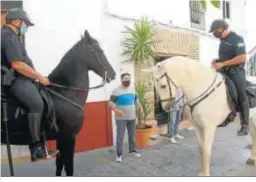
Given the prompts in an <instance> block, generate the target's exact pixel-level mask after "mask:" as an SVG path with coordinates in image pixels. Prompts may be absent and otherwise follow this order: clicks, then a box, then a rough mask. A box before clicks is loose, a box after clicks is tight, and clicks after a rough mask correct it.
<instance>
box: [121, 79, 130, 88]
mask: <svg viewBox="0 0 256 182" xmlns="http://www.w3.org/2000/svg"><path fill="white" fill-rule="evenodd" d="M122 84H123V86H125V87H129V86H130V84H131V81H130V80H127V81H123V82H122Z"/></svg>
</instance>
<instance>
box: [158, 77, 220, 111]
mask: <svg viewBox="0 0 256 182" xmlns="http://www.w3.org/2000/svg"><path fill="white" fill-rule="evenodd" d="M164 77H165V78H166V79H167V83H168V87H169V91H170V95H171V97H170V98H168V99H163V100H161V99H160V100H159V101H160V102H167V101H170V102H171V106H172V105H174V104H176V103H178V102H179V101H180V100H181V99H183V98H184V97H185V95H184V93H183V95H182V96H181V97H180V98H178V99H177V100H176V101H175V102H173V97H172V94H171V93H172V91H171V85H170V82H171V83H172V84H173V86H174V87H175V88H176V89H178V87H177V85H176V84H175V83H174V81H173V80H172V79H171V77H169V76H168V75H167V73H166V72H165V73H164V74H163V75H162V76H160V77H159V78H158V79H156V81H157V82H158V81H159V80H160V79H163V78H164ZM216 80H217V72H216V74H215V77H214V80H213V82H212V83H211V85H210V86H209V87H208V88H207V89H206V90H205V91H204V92H203V93H202V94H200V95H199V96H197V97H196V98H194V99H192V100H191V101H188V102H187V103H186V104H187V105H188V106H189V107H190V109H191V112H193V109H194V107H195V106H196V105H198V104H199V103H200V102H201V101H203V100H204V99H206V98H207V97H208V96H209V95H211V94H212V93H213V92H214V91H215V90H216V89H217V88H218V87H219V86H220V85H221V84H222V82H223V80H221V81H220V82H219V83H218V84H217V85H216V86H215V87H213V85H214V83H215V82H216ZM212 87H213V88H212ZM208 91H209V92H208ZM199 98H200V99H199ZM197 99H199V100H198V101H197V102H195V103H194V104H192V105H191V103H192V102H194V101H195V100H197ZM184 105H185V104H184Z"/></svg>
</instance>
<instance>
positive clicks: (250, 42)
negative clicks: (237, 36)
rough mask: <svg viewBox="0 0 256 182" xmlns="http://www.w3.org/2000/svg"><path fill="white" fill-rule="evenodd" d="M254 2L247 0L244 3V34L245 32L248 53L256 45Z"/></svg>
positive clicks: (255, 2)
mask: <svg viewBox="0 0 256 182" xmlns="http://www.w3.org/2000/svg"><path fill="white" fill-rule="evenodd" d="M255 9H256V1H255V0H247V1H246V18H245V20H246V21H245V22H246V32H247V36H246V37H247V44H246V47H247V51H248V52H249V51H250V50H251V49H252V48H253V47H254V46H255V45H256V33H255V32H256V23H254V22H255V17H256V10H255Z"/></svg>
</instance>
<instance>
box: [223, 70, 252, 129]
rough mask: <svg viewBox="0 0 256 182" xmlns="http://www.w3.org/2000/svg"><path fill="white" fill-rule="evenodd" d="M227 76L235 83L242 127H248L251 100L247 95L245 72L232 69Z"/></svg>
mask: <svg viewBox="0 0 256 182" xmlns="http://www.w3.org/2000/svg"><path fill="white" fill-rule="evenodd" d="M227 76H228V77H229V78H230V79H231V80H232V81H233V82H234V84H235V87H236V90H237V95H238V104H239V110H240V115H241V117H240V118H241V125H246V126H248V123H249V109H250V107H249V99H248V96H247V94H246V90H245V88H246V77H245V70H244V69H242V68H231V70H230V71H229V72H228V73H227Z"/></svg>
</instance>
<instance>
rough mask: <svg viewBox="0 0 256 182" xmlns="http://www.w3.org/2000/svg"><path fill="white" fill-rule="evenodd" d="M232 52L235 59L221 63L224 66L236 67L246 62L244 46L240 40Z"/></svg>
mask: <svg viewBox="0 0 256 182" xmlns="http://www.w3.org/2000/svg"><path fill="white" fill-rule="evenodd" d="M234 51H235V53H236V57H234V58H233V59H230V60H227V61H225V62H223V64H224V66H232V65H237V64H241V63H243V62H245V61H246V50H245V44H244V41H243V39H242V38H240V39H239V40H238V41H237V42H236V44H235V45H234Z"/></svg>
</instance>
